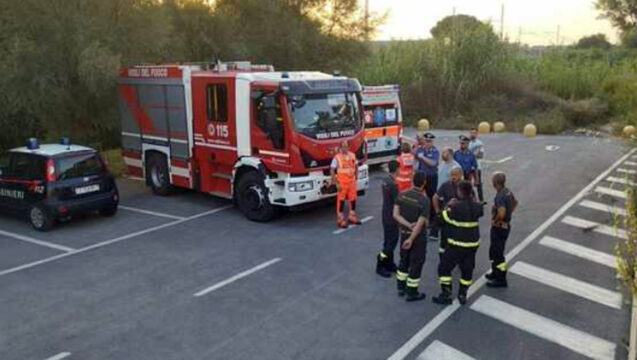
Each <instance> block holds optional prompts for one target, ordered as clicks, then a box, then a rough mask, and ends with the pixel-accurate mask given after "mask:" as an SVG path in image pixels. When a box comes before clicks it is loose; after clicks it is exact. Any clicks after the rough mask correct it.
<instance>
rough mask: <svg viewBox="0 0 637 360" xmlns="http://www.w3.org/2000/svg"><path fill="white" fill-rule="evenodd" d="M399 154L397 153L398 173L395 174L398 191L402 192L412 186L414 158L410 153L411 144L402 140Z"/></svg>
mask: <svg viewBox="0 0 637 360" xmlns="http://www.w3.org/2000/svg"><path fill="white" fill-rule="evenodd" d="M400 152H401V154H400V155H398V158H397V159H396V161H398V174H396V186H398V192H401V193H402V192H404V191H407V190H409V189H411V188H412V187H413V179H414V169H415V166H416V158H415V157H414V155H413V154H412V153H411V145H409V144H408V143H406V142H404V143H402V145H401V146H400Z"/></svg>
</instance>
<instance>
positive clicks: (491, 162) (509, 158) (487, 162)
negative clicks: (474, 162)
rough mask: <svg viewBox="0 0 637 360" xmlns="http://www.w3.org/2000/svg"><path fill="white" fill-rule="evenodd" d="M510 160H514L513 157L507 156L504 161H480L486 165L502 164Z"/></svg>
mask: <svg viewBox="0 0 637 360" xmlns="http://www.w3.org/2000/svg"><path fill="white" fill-rule="evenodd" d="M509 160H513V156H507V157H505V158H504V159H500V160H480V162H482V163H485V164H502V163H505V162H507V161H509Z"/></svg>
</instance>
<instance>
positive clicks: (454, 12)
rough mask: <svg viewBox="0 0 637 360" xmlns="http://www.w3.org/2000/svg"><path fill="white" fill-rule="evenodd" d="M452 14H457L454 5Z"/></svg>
mask: <svg viewBox="0 0 637 360" xmlns="http://www.w3.org/2000/svg"><path fill="white" fill-rule="evenodd" d="M452 15H453V16H456V7H455V6H454V7H453V11H452Z"/></svg>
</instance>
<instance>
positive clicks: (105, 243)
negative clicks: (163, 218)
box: [0, 205, 232, 276]
mask: <svg viewBox="0 0 637 360" xmlns="http://www.w3.org/2000/svg"><path fill="white" fill-rule="evenodd" d="M231 207H232V205H226V206H222V207H219V208H216V209H213V210H210V211H205V212H202V213H200V214H197V215H193V216H190V217H187V218H185V219H183V220H176V221H171V222H169V223H166V224H162V225H158V226H154V227H152V228H148V229H145V230H141V231H138V232H134V233H131V234H128V235H124V236H120V237H118V238H115V239H111V240H106V241H102V242H101V243H97V244H93V245H90V246H87V247H84V248H81V249H77V250H73V251H70V252H67V253H64V254H60V255H56V256H51V257H49V258H46V259H42V260H38V261H34V262H31V263H28V264H24V265H20V266H16V267H14V268H10V269H6V270H2V271H0V276H5V275H8V274H12V273H15V272H18V271H22V270H25V269H30V268H32V267H36V266H39V265H42V264H46V263H49V262H52V261H55V260H58V259H62V258H65V257H68V256H73V255H77V254H81V253H84V252H87V251H90V250H94V249H98V248H101V247H104V246H108V245H112V244H115V243H118V242H120V241H124V240H128V239H132V238H135V237H138V236H141V235H145V234H148V233H152V232H155V231H157V230H161V229H165V228H168V227H171V226H175V225H179V224H181V223H184V222H186V221H190V220H195V219H198V218H200V217H204V216H208V215H212V214H215V213H218V212H220V211H223V210H226V209H229V208H231Z"/></svg>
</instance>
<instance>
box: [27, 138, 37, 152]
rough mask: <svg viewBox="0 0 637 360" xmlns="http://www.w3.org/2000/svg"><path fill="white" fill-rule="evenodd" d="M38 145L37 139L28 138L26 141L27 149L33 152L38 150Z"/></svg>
mask: <svg viewBox="0 0 637 360" xmlns="http://www.w3.org/2000/svg"><path fill="white" fill-rule="evenodd" d="M39 148H40V145H39V144H38V139H36V138H29V139H28V140H27V149H29V150H35V149H39Z"/></svg>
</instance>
